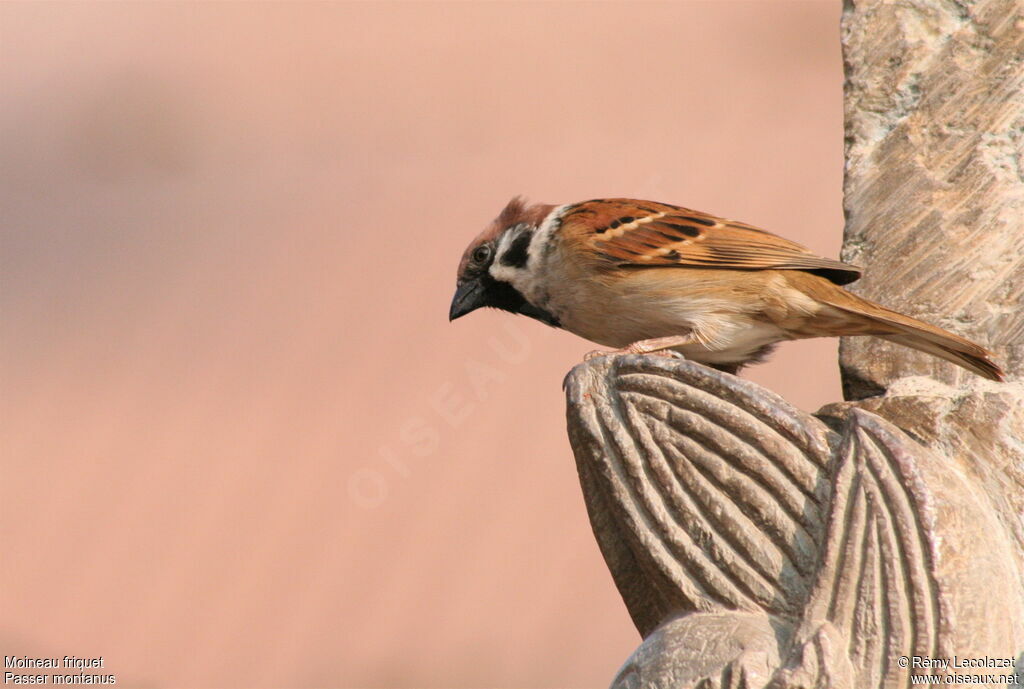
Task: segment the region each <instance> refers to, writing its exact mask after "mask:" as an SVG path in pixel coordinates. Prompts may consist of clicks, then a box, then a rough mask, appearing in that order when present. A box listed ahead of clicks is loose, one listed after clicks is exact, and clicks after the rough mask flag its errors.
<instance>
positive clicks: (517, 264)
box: [501, 230, 533, 268]
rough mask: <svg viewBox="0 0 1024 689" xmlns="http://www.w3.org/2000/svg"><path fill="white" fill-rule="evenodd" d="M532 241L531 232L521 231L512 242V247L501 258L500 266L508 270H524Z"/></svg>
mask: <svg viewBox="0 0 1024 689" xmlns="http://www.w3.org/2000/svg"><path fill="white" fill-rule="evenodd" d="M531 239H533V231H532V230H523V231H522V232H520V233H519V235H518V236H517V237H516V238H515V239H513V240H512V245H511V246H509V248H508V251H506V252H505V255H504V256H502V257H501V265H503V266H509V267H510V268H525V267H526V262H527V261H528V260H529V258H530V240H531Z"/></svg>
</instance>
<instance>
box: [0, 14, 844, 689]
mask: <svg viewBox="0 0 1024 689" xmlns="http://www.w3.org/2000/svg"><path fill="white" fill-rule="evenodd" d="M839 11H840V3H838V2H824V1H820V2H775V1H767V0H763V1H760V2H677V3H671V4H635V3H629V4H627V3H621V4H620V3H602V4H583V3H567V4H554V3H552V4H546V3H545V4H465V3H454V4H428V3H422V4H421V3H415V4H326V3H316V4H301V3H287V4H232V3H187V4H176V3H157V4H148V3H138V4H113V3H111V4H106V3H104V4H91V3H89V4H57V3H4V4H2V5H0V75H2V77H0V78H2V83H3V89H2V94H0V99H2V108H0V147H2V154H0V167H2V169H0V176H2V179H0V208H2V216H3V222H2V224H0V225H2V226H0V232H2V238H3V246H2V263H3V265H2V275H3V285H2V293H0V299H2V302H0V304H2V323H3V328H2V348H3V349H2V352H3V354H2V362H0V363H2V377H3V379H2V390H3V394H2V399H0V405H2V407H0V413H2V453H3V454H2V473H3V484H2V485H3V499H2V503H0V529H2V544H3V565H2V569H0V610H2V616H0V653H2V654H4V655H18V656H20V655H29V656H63V655H77V656H80V657H81V656H100V655H102V656H104V658H105V670H106V671H107V672H111V673H114V674H116V676H117V678H118V684H119V685H122V686H131V687H134V686H138V687H184V686H188V687H201V688H213V687H228V688H230V687H326V686H334V687H411V686H424V687H483V686H486V687H600V686H606V685H607V683H608V682H609V681H610V680H611V678H612V677H613V675H614V673H615V671H616V669H617V668H618V666H619V665H620V663H621V662H622V661H623V660H625V658H626V657H627V656H628V655H629V653H630V652H631V651H632V650H633V648H634V647H635V646H636V644H637V643H638V641H639V637H638V636H637V634H636V631H635V630H634V629H633V627H632V625H631V623H630V621H629V618H628V615H627V614H626V611H625V609H624V607H623V605H622V603H621V601H620V599H619V597H618V594H617V592H616V591H615V588H614V586H613V584H612V581H611V577H610V575H609V574H608V572H607V570H606V568H605V566H604V563H603V561H602V560H601V557H600V554H599V553H598V550H597V546H596V544H595V543H594V540H593V537H592V535H591V533H590V530H589V525H588V523H587V518H586V514H585V511H584V507H583V502H582V498H581V496H580V491H579V486H578V483H577V480H576V475H575V466H574V464H573V460H572V456H571V453H570V449H569V446H568V442H567V440H566V437H565V429H564V410H563V399H562V394H561V390H560V383H561V380H562V377H563V376H564V374H565V372H566V371H567V370H568V368H569V367H570V366H572V365H573V364H575V363H576V362H578V361H579V360H580V357H581V356H582V354H583V353H584V352H586V351H589V350H590V349H593V348H594V347H593V345H591V344H590V343H587V342H584V341H582V340H579V339H577V338H575V337H574V336H572V335H569V334H566V333H561V332H557V331H553V330H550V329H548V328H546V327H545V326H543V325H540V324H538V323H535V322H533V321H530V320H527V319H524V318H513V317H511V316H508V315H505V314H499V313H495V312H481V313H478V314H474V315H473V316H471V317H468V318H466V319H464V320H460V321H458V322H457V323H454V324H449V323H448V322H447V319H446V316H447V310H448V303H449V300H450V297H451V293H452V291H453V287H454V272H455V266H456V263H457V261H458V258H459V255H460V253H461V252H462V250H463V248H464V246H465V245H466V243H467V242H468V241H469V239H470V238H472V237H473V236H474V235H475V234H476V233H477V232H478V231H479V230H480V229H481V228H482V227H483V225H484V224H485V223H487V222H488V221H489V220H490V219H491V218H492V217H494V215H496V214H497V212H498V211H499V210H500V209H501V207H502V205H503V204H504V203H505V202H506V201H507V200H508V198H509V197H510V196H512V195H513V194H518V193H523V194H526V195H527V196H529V197H531V198H532V199H534V200H538V201H545V202H552V203H564V202H569V201H576V200H582V199H585V198H593V197H599V196H612V195H621V196H636V197H640V198H653V199H657V200H662V201H669V202H673V203H680V204H685V205H689V206H692V207H695V208H699V209H702V210H706V211H709V212H713V213H718V214H721V215H726V216H728V217H732V218H737V219H741V220H746V221H748V222H753V223H756V224H759V225H761V226H763V227H766V228H768V229H771V230H774V231H776V232H778V233H780V234H784V235H786V236H788V237H790V238H792V239H795V240H797V241H800V242H803V243H804V244H806V245H808V246H809V247H811V248H812V249H814V250H815V251H817V252H820V253H822V254H824V255H828V256H835V255H837V253H838V249H839V244H840V239H841V228H842V212H841V205H840V204H841V188H840V187H841V176H842V142H843V131H842V92H841V84H842V66H841V62H840V53H839V41H838V20H839ZM835 348H836V343H835V342H834V341H814V342H803V343H793V344H789V345H785V346H783V347H782V348H781V349H780V351H779V352H778V353H777V354H776V356H775V357H774V359H773V361H772V362H770V363H768V364H766V365H763V366H760V367H757V368H755V369H750V370H748V372H747V373H746V374H745V375H747V376H749V377H750V378H752V379H754V380H756V381H758V382H760V383H762V384H764V385H767V386H769V387H770V388H772V389H774V390H776V391H778V392H780V393H781V394H783V395H784V396H786V397H787V398H788V399H789V400H791V401H792V402H794V403H795V404H797V405H798V406H801V407H803V408H805V409H809V410H813V409H815V408H817V406H819V405H820V404H822V403H824V402H826V401H829V400H833V399H838V398H839V385H838V375H837V372H836V364H835Z"/></svg>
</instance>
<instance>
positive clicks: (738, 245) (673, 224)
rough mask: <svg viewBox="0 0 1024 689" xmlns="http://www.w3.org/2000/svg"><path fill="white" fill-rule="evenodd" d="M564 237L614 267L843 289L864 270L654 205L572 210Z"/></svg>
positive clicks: (608, 204)
mask: <svg viewBox="0 0 1024 689" xmlns="http://www.w3.org/2000/svg"><path fill="white" fill-rule="evenodd" d="M562 233H563V236H565V237H566V239H567V240H568V241H573V242H579V243H581V244H582V245H583V249H584V251H590V252H592V254H593V256H594V257H595V258H596V259H598V260H601V261H606V262H608V263H609V264H610V265H616V266H621V267H628V268H644V267H665V266H682V267H690V268H731V269H735V270H767V269H785V270H803V271H806V272H809V273H815V274H817V275H821V276H822V277H825V278H828V279H829V280H831V281H832V282H834V283H836V284H837V285H845V284H847V283H849V282H853V281H854V280H856V279H857V278H859V277H860V273H861V271H860V268H857V267H856V266H851V265H848V264H846V263H840V262H839V261H835V260H832V259H829V258H822V257H820V256H816V255H814V254H812V253H811V252H810V251H808V250H807V249H805V248H804V247H802V246H800V245H799V244H797V243H795V242H791V241H789V240H787V239H783V238H782V237H778V236H776V235H774V234H772V233H770V232H766V231H764V230H761V229H758V228H756V227H753V226H752V225H747V224H745V223H741V222H735V221H733V220H723V219H722V218H716V217H715V216H713V215H708V214H707V213H701V212H700V211H694V210H690V209H688V208H680V207H678V206H671V205H668V204H664V203H656V202H653V201H636V200H633V199H599V200H595V201H584V202H583V203H578V204H576V205H575V206H571V207H570V208H569V209H567V210H566V212H565V214H564V215H563V216H562Z"/></svg>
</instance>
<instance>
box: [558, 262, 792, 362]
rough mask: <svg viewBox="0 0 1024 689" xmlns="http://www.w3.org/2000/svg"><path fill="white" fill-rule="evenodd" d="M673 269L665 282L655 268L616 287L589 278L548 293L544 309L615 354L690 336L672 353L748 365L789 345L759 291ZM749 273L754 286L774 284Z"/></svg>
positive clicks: (715, 274) (718, 276)
mask: <svg viewBox="0 0 1024 689" xmlns="http://www.w3.org/2000/svg"><path fill="white" fill-rule="evenodd" d="M669 270H672V272H671V273H669V274H668V275H669V282H668V283H666V280H665V277H664V275H663V276H660V277H659V276H656V275H655V274H654V273H655V271H654V270H652V271H636V273H635V274H634V275H635V277H632V276H631V278H630V281H629V283H628V284H625V285H623V284H621V283H620V284H618V285H616V287H615V288H614V289H611V288H608V287H607V286H605V285H602V284H601V283H598V282H595V281H591V280H587V281H578V280H572V281H565V282H562V283H561V285H562V286H563V289H560V290H557V291H556V290H552V291H550V292H549V293H548V295H547V296H548V299H547V306H546V308H547V309H548V310H549V311H550V312H551V313H552V314H554V315H555V316H556V317H557V318H558V319H559V322H560V324H561V327H562V328H564V329H565V330H568V331H569V332H572V333H574V334H576V335H579V336H580V337H583V338H585V339H588V340H590V341H592V342H596V343H598V344H600V345H604V346H606V347H613V348H616V349H618V348H623V347H626V346H628V345H630V344H632V343H634V342H638V341H640V340H646V339H650V338H655V337H668V336H674V335H686V336H691V337H692V338H693V341H692V342H691V343H687V344H684V345H681V346H679V347H674V348H673V349H675V350H677V351H679V353H681V354H682V355H683V356H684V357H686V358H687V359H690V360H692V361H698V362H701V363H707V364H731V363H741V362H745V361H748V360H749V359H751V358H753V357H755V356H757V355H758V354H759V353H761V352H762V351H763V350H764V348H765V347H767V346H770V345H772V344H774V343H776V342H780V341H782V340H787V339H790V337H789V336H787V333H786V331H785V330H783V329H782V328H781V327H780V326H779V325H777V324H776V323H774V322H772V321H771V320H770V319H769V318H767V317H766V316H765V308H764V305H763V304H762V303H761V302H760V300H759V297H758V296H757V294H759V291H758V290H757V289H750V290H749V291H750V293H749V294H746V293H742V289H741V290H740V291H741V293H739V294H738V293H737V288H736V286H735V284H734V283H735V281H733V282H732V283H730V282H729V281H728V277H727V276H723V275H722V273H723V272H724V271H700V274H697V273H696V271H691V272H687V273H686V274H683V273H682V272H681V271H680V272H676V270H673V269H669ZM658 272H661V271H658ZM749 275H751V277H752V278H753V281H757V280H766V279H770V276H768V275H765V274H761V275H758V274H756V273H750V274H749ZM676 276H678V278H677V277H676ZM760 293H763V292H760Z"/></svg>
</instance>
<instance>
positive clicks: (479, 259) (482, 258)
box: [473, 244, 491, 263]
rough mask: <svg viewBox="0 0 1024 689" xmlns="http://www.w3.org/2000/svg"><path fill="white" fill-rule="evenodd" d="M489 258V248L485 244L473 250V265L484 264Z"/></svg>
mask: <svg viewBox="0 0 1024 689" xmlns="http://www.w3.org/2000/svg"><path fill="white" fill-rule="evenodd" d="M490 257H491V247H490V246H488V245H487V244H481V245H480V246H478V247H477V248H475V249H473V263H486V262H487V259H489V258H490Z"/></svg>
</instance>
